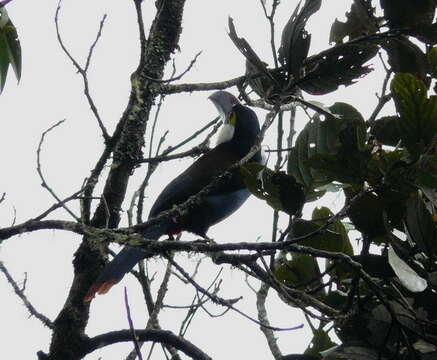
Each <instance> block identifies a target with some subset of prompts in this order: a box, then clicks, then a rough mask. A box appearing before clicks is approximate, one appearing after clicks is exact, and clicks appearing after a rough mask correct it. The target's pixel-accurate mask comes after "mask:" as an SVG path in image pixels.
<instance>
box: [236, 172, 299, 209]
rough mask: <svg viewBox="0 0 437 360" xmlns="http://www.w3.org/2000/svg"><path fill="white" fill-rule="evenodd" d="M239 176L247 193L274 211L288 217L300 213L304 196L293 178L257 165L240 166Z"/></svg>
mask: <svg viewBox="0 0 437 360" xmlns="http://www.w3.org/2000/svg"><path fill="white" fill-rule="evenodd" d="M241 175H242V178H243V181H244V183H245V184H246V186H247V188H248V189H249V191H250V192H251V193H252V194H254V195H255V196H256V197H258V198H260V199H262V200H265V201H266V202H267V203H268V204H269V205H270V206H271V207H272V208H274V209H275V210H280V211H284V212H286V213H287V214H289V215H295V214H296V213H300V211H301V209H302V206H303V204H304V202H305V195H304V190H303V186H302V185H301V184H299V183H297V182H296V180H295V179H294V177H293V176H291V175H287V174H285V173H284V172H282V171H279V172H274V171H272V170H270V169H268V168H267V167H264V166H263V165H260V164H258V163H249V164H246V165H244V166H242V167H241Z"/></svg>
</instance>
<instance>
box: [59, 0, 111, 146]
mask: <svg viewBox="0 0 437 360" xmlns="http://www.w3.org/2000/svg"><path fill="white" fill-rule="evenodd" d="M61 3H62V0H59V2H58V7H57V8H56V13H55V26H56V36H57V39H58V43H59V45H60V46H61V49H62V51H63V52H64V53H65V55H66V56H67V57H68V58H69V59H70V61H71V62H72V63H73V66H74V67H75V68H76V70H77V72H78V73H79V74H80V75H81V76H82V81H83V86H84V94H85V97H86V99H87V101H88V104H89V105H90V108H91V111H92V112H93V114H94V117H95V118H96V120H97V123H98V125H99V127H100V130H101V131H102V136H103V138H104V139H105V142H109V141H110V139H111V137H110V136H109V134H108V131H107V130H106V128H105V125H103V121H102V119H101V118H100V115H99V112H98V110H97V106H96V104H95V103H94V100H93V98H92V97H91V94H90V89H89V83H88V75H87V71H88V68H89V65H90V61H91V57H92V54H93V51H94V48H95V46H96V45H97V42H98V41H99V39H100V37H101V33H102V29H103V25H104V23H105V20H106V15H104V16H103V18H102V20H101V21H100V26H99V30H98V32H97V36H96V39H95V40H94V42H93V44H92V45H91V47H90V50H89V52H88V56H87V60H86V64H85V67H84V68H82V66H81V65H80V64H79V63H78V62H77V61H76V59H75V58H74V57H73V56H72V55H71V53H70V51H69V50H68V49H67V47H66V46H65V44H64V42H63V40H62V37H61V33H60V29H59V13H60V11H61Z"/></svg>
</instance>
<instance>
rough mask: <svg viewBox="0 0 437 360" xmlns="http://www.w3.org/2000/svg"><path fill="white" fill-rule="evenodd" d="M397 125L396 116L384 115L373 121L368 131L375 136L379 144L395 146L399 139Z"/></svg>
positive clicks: (397, 119) (397, 118)
mask: <svg viewBox="0 0 437 360" xmlns="http://www.w3.org/2000/svg"><path fill="white" fill-rule="evenodd" d="M398 125H399V117H398V116H384V117H382V118H380V119H378V120H376V121H375V122H374V123H373V125H372V128H371V129H370V133H371V134H372V135H373V136H375V138H376V140H378V141H379V142H380V143H381V144H383V145H389V146H396V145H397V144H398V142H399V141H400V140H401V134H400V132H399V127H398Z"/></svg>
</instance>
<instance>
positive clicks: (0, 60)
mask: <svg viewBox="0 0 437 360" xmlns="http://www.w3.org/2000/svg"><path fill="white" fill-rule="evenodd" d="M8 69H9V56H8V47H7V43H6V37H5V35H4V34H3V33H2V32H1V31H0V94H1V92H2V91H3V88H4V86H5V84H6V78H7V76H8Z"/></svg>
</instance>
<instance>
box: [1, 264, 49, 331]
mask: <svg viewBox="0 0 437 360" xmlns="http://www.w3.org/2000/svg"><path fill="white" fill-rule="evenodd" d="M0 271H1V272H2V273H3V274H4V275H5V277H6V279H7V280H8V283H9V284H11V286H12V288H13V289H14V291H15V294H17V296H18V297H19V298H20V299H21V300H22V301H23V304H24V306H25V307H26V309H27V310H28V311H29V313H30V315H31V316H35V317H36V318H37V319H38V320H40V321H41V322H42V323H43V324H44V325H45V326H47V327H48V328H49V329H53V322H52V321H51V320H50V319H49V318H48V317H46V316H45V315H43V314H41V313H40V312H38V311H37V310H36V309H35V307H34V306H33V305H32V304H31V302H30V301H29V300H28V299H27V297H26V295H24V290H25V286H23V287H22V288H21V289H20V287H19V286H18V284H17V283H16V281H15V280H14V279H13V278H12V276H11V274H10V273H9V271H8V269H7V268H6V266H5V265H4V263H3V262H2V261H0Z"/></svg>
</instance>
